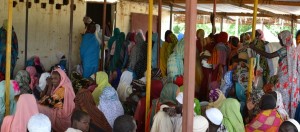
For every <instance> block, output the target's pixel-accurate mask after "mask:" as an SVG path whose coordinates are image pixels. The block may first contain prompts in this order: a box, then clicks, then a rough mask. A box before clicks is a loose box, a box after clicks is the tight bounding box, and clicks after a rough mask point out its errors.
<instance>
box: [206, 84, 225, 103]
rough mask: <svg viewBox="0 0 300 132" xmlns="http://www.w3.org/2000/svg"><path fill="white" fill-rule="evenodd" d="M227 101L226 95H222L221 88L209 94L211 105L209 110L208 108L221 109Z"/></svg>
mask: <svg viewBox="0 0 300 132" xmlns="http://www.w3.org/2000/svg"><path fill="white" fill-rule="evenodd" d="M216 83H217V82H216ZM225 99H226V97H225V96H224V94H223V93H222V91H221V90H220V89H219V88H215V89H212V90H210V92H209V101H210V103H209V104H208V106H207V109H208V108H218V109H220V107H221V105H222V103H223V101H224V100H225Z"/></svg>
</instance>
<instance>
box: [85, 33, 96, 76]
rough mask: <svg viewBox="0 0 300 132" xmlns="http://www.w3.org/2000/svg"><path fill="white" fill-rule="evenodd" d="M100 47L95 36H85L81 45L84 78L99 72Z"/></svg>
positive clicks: (88, 34)
mask: <svg viewBox="0 0 300 132" xmlns="http://www.w3.org/2000/svg"><path fill="white" fill-rule="evenodd" d="M99 52H100V45H99V42H98V40H97V39H96V36H95V34H92V33H87V34H85V35H83V38H82V42H81V45H80V57H81V61H82V67H83V77H84V78H88V77H90V76H91V75H93V74H95V73H96V72H97V71H98V67H99Z"/></svg>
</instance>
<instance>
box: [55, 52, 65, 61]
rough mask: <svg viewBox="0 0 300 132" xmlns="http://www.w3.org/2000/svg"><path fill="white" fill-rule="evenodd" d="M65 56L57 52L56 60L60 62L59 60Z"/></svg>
mask: <svg viewBox="0 0 300 132" xmlns="http://www.w3.org/2000/svg"><path fill="white" fill-rule="evenodd" d="M64 55H65V54H64V53H63V52H60V51H58V52H57V53H56V58H57V60H58V61H60V60H62V59H61V58H62V57H63V56H64Z"/></svg>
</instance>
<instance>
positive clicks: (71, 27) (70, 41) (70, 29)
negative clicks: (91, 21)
mask: <svg viewBox="0 0 300 132" xmlns="http://www.w3.org/2000/svg"><path fill="white" fill-rule="evenodd" d="M73 14H74V0H71V4H70V28H69V53H68V56H69V57H68V58H69V60H68V73H69V76H70V75H71V71H72V47H73V21H74V19H73V18H74V15H73Z"/></svg>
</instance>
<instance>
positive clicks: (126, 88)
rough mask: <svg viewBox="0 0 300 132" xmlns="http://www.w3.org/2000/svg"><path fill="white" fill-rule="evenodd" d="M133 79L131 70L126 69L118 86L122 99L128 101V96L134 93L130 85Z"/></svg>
mask: <svg viewBox="0 0 300 132" xmlns="http://www.w3.org/2000/svg"><path fill="white" fill-rule="evenodd" d="M132 80H133V73H132V72H130V71H124V72H123V73H122V75H121V78H120V83H119V86H118V88H117V92H118V95H119V98H120V100H121V101H126V98H127V97H129V95H130V94H131V93H132V88H131V86H130V84H131V82H132Z"/></svg>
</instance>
